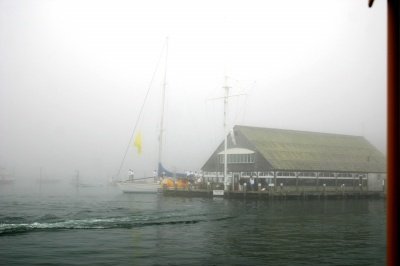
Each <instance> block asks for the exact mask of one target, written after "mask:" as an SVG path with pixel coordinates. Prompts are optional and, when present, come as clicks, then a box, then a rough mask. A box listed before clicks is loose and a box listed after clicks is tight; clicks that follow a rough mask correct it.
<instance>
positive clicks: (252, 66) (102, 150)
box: [0, 0, 387, 183]
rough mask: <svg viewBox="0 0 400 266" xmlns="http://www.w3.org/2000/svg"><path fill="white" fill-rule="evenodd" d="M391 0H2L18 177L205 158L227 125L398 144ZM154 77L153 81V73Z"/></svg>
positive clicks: (175, 166) (175, 164) (6, 128)
mask: <svg viewBox="0 0 400 266" xmlns="http://www.w3.org/2000/svg"><path fill="white" fill-rule="evenodd" d="M386 21H387V19H386V2H385V1H375V3H374V6H373V8H368V3H367V1H366V0H365V1H363V0H359V1H358V0H357V1H356V0H354V1H348V0H339V1H317V0H306V1H295V0H290V1H225V0H224V1H209V0H205V1H180V0H176V1H157V0H153V1H122V0H116V1H94V0H93V1H90V0H87V1H61V0H55V1H42V0H39V1H19V0H16V1H12V0H0V166H1V167H4V168H7V169H9V170H10V171H14V172H15V176H16V179H25V178H26V179H28V178H29V179H32V180H33V179H37V178H38V177H39V175H40V168H42V169H44V170H43V172H45V173H46V175H47V176H48V177H52V178H63V179H69V178H72V177H73V176H74V174H75V171H76V170H79V172H80V174H81V176H82V178H86V179H87V180H90V182H99V183H100V182H103V183H104V182H106V181H107V180H108V179H109V178H110V177H111V176H115V175H116V173H117V172H118V169H119V167H120V164H121V160H122V158H123V156H124V153H125V149H126V148H127V145H128V142H129V139H130V137H131V134H132V131H133V128H134V126H135V123H136V122H137V119H138V115H139V112H140V109H141V106H142V104H143V102H144V99H145V96H146V93H147V90H148V88H149V86H150V85H151V87H150V91H149V96H148V100H147V101H146V104H145V106H144V109H143V116H142V117H141V118H140V120H139V121H138V127H137V131H136V132H135V133H138V132H141V134H142V138H143V145H142V149H143V150H142V154H138V152H137V150H136V149H135V148H134V146H133V143H130V144H129V147H130V148H129V150H128V153H127V158H126V160H125V162H124V164H123V167H122V171H121V176H120V177H119V178H120V179H122V178H125V176H126V173H127V170H128V169H129V168H132V169H134V171H135V174H136V176H144V175H147V176H148V175H151V174H152V172H153V170H154V169H155V168H156V166H157V158H158V157H157V156H158V154H157V152H158V139H157V138H158V134H159V133H158V132H159V129H160V114H161V94H162V93H161V92H162V85H163V78H164V70H165V65H164V61H163V59H162V60H161V62H160V65H159V67H158V69H157V71H156V72H155V69H156V65H157V62H158V60H159V58H160V53H161V51H162V48H163V46H164V44H165V39H166V37H168V39H169V46H168V47H169V50H168V63H167V86H166V105H165V123H164V130H165V132H164V133H165V134H164V144H165V145H164V147H163V163H164V165H165V166H166V167H167V168H169V169H171V170H176V171H185V170H193V171H195V170H198V169H200V168H201V166H202V165H203V164H204V163H205V161H206V159H207V158H208V157H209V156H210V154H211V153H212V152H213V151H214V150H215V148H216V147H217V146H218V145H219V144H220V142H221V141H222V140H223V138H224V131H223V100H222V99H218V98H220V97H222V96H223V93H224V91H223V88H222V87H223V86H224V78H225V76H228V85H229V86H230V87H231V91H230V93H231V94H233V95H234V94H240V95H241V96H237V97H232V98H230V100H229V118H228V127H233V126H234V125H236V124H239V125H249V126H258V127H268V128H282V129H292V130H303V131H315V132H326V133H336V134H346V135H358V136H364V137H365V138H366V139H367V140H368V141H369V142H371V144H373V145H374V146H376V147H377V148H378V149H379V150H380V151H381V152H382V153H383V154H385V155H386V50H387V49H386V37H387V35H386ZM154 72H155V75H154V80H153V82H152V83H151V80H152V76H153V73H154Z"/></svg>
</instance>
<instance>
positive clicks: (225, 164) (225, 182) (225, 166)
mask: <svg viewBox="0 0 400 266" xmlns="http://www.w3.org/2000/svg"><path fill="white" fill-rule="evenodd" d="M223 88H224V89H225V97H224V136H225V139H224V190H225V191H227V190H228V175H227V168H228V167H227V166H228V160H227V159H228V155H227V148H228V135H227V134H228V132H227V123H226V119H227V118H226V116H227V111H228V97H229V86H228V77H227V76H225V84H224V87H223Z"/></svg>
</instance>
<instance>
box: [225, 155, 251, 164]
mask: <svg viewBox="0 0 400 266" xmlns="http://www.w3.org/2000/svg"><path fill="white" fill-rule="evenodd" d="M224 161H225V158H224V154H220V155H219V162H220V163H221V164H223V163H224ZM234 163H254V154H228V164H234Z"/></svg>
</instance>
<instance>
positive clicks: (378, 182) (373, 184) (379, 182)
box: [368, 173, 386, 192]
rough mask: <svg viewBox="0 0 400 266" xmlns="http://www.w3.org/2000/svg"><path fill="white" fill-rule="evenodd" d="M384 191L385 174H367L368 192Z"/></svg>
mask: <svg viewBox="0 0 400 266" xmlns="http://www.w3.org/2000/svg"><path fill="white" fill-rule="evenodd" d="M385 189H386V174H384V173H369V174H368V190H369V191H382V192H383V191H385Z"/></svg>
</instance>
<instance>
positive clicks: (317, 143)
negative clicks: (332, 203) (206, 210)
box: [202, 126, 386, 191]
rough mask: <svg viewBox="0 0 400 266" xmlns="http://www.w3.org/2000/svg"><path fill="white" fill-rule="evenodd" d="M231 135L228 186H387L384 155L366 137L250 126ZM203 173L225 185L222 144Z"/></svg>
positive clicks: (313, 188)
mask: <svg viewBox="0 0 400 266" xmlns="http://www.w3.org/2000/svg"><path fill="white" fill-rule="evenodd" d="M231 135H232V136H231V137H228V149H227V172H228V174H227V176H228V180H229V182H228V183H229V190H232V189H233V190H242V189H243V187H244V186H246V187H247V186H248V185H250V184H251V185H252V186H254V185H253V183H255V188H256V189H260V188H263V189H270V188H274V187H275V189H276V188H278V187H285V188H289V187H290V188H295V189H297V190H298V189H303V190H315V189H317V190H319V189H321V188H323V189H327V190H338V189H342V190H354V189H360V190H367V191H382V190H383V189H384V185H385V180H386V158H385V157H384V155H383V154H382V153H381V152H380V151H379V150H377V149H376V148H375V147H374V146H373V145H371V144H370V143H369V142H368V141H367V140H366V139H365V138H364V137H360V136H349V135H338V134H327V133H316V132H305V131H295V130H283V129H272V128H259V127H249V126H235V127H234V129H233V134H231ZM202 171H203V176H204V178H205V180H206V181H208V182H215V183H223V181H224V143H223V142H222V143H221V144H220V145H219V147H218V148H217V149H216V150H215V151H214V153H213V154H212V155H211V157H210V158H209V159H208V160H207V162H206V163H205V164H204V166H203V167H202ZM250 180H251V182H250ZM254 181H255V182H254Z"/></svg>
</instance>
